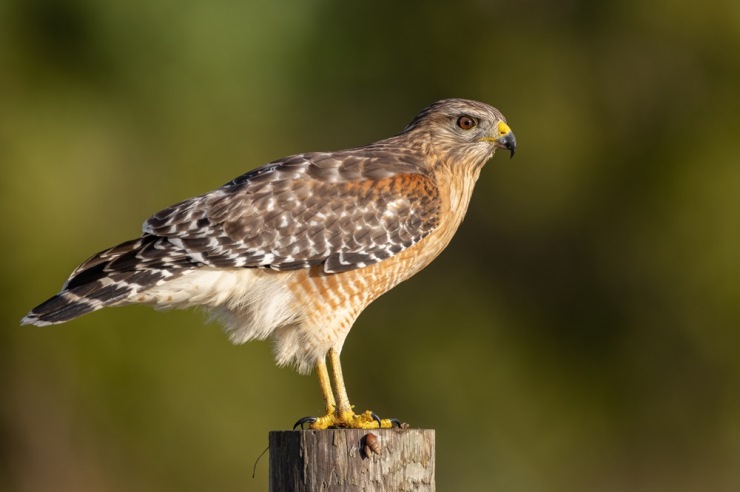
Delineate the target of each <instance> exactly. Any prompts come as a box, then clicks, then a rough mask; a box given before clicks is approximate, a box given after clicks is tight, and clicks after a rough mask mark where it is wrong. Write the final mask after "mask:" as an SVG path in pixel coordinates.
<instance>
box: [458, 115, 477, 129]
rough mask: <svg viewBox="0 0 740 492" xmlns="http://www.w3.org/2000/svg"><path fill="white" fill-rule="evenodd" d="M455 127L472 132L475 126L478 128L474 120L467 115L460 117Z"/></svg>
mask: <svg viewBox="0 0 740 492" xmlns="http://www.w3.org/2000/svg"><path fill="white" fill-rule="evenodd" d="M457 126H459V127H460V128H462V129H463V130H472V129H473V128H475V127H476V126H478V122H477V121H476V119H475V118H473V117H471V116H468V115H462V116H460V117H459V118H458V119H457Z"/></svg>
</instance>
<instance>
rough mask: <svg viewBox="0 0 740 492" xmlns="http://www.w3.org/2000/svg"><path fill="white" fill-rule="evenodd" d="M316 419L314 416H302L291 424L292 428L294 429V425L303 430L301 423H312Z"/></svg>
mask: <svg viewBox="0 0 740 492" xmlns="http://www.w3.org/2000/svg"><path fill="white" fill-rule="evenodd" d="M316 420H317V419H316V417H303V418H302V419H298V422H296V423H295V425H293V430H296V427H298V426H300V427H301V430H303V424H313V423H314V422H316Z"/></svg>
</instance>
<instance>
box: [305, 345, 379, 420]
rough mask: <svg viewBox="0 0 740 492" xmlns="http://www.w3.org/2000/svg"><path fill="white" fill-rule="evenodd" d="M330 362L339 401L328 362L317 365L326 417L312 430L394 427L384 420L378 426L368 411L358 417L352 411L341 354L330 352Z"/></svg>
mask: <svg viewBox="0 0 740 492" xmlns="http://www.w3.org/2000/svg"><path fill="white" fill-rule="evenodd" d="M329 360H330V361H331V368H332V375H333V376H334V388H335V389H336V397H337V400H338V403H339V405H338V406H337V400H335V399H334V393H333V392H332V389H331V381H330V380H329V372H328V371H327V367H326V361H324V360H322V361H321V362H319V363H318V364H316V372H317V373H318V375H319V383H320V384H321V392H322V393H323V395H324V401H325V402H326V415H324V416H323V417H319V418H317V419H316V420H315V421H314V422H313V423H312V424H311V428H312V429H326V428H328V427H346V428H350V429H377V428H378V427H383V428H390V427H393V422H392V421H391V420H389V419H383V420H381V421H380V424H378V421H377V420H376V417H374V416H373V413H372V412H371V411H370V410H368V411H366V412H364V413H361V414H359V415H356V414H355V413H354V412H353V411H352V405H351V404H350V403H349V397H348V396H347V388H346V387H345V385H344V376H342V365H341V363H340V361H339V354H338V353H336V351H334V350H333V349H331V350H329Z"/></svg>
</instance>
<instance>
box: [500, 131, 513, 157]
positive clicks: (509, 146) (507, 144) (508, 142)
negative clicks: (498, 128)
mask: <svg viewBox="0 0 740 492" xmlns="http://www.w3.org/2000/svg"><path fill="white" fill-rule="evenodd" d="M498 143H499V145H501V147H503V148H505V149H506V150H508V151H509V152H510V154H509V159H511V158H513V157H514V154H515V153H516V137H515V136H514V134H513V133H507V134H506V135H504V136H503V137H501V138H499V139H498Z"/></svg>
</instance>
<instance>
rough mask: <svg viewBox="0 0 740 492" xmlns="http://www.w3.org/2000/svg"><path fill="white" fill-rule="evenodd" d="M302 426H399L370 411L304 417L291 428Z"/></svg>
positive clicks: (397, 421)
mask: <svg viewBox="0 0 740 492" xmlns="http://www.w3.org/2000/svg"><path fill="white" fill-rule="evenodd" d="M303 424H310V425H309V428H310V429H329V428H341V429H378V428H381V429H390V428H391V427H393V425H394V424H395V425H396V426H398V427H400V426H401V422H400V421H399V420H398V419H381V418H380V417H378V416H377V415H375V414H374V413H373V412H371V411H370V410H368V411H366V412H365V413H361V414H359V415H357V414H356V413H353V412H351V411H350V412H334V413H330V414H327V415H324V416H323V417H304V418H302V419H301V420H299V421H298V422H296V425H295V426H293V428H294V429H295V428H296V427H298V426H301V427H303Z"/></svg>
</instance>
